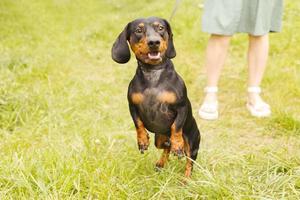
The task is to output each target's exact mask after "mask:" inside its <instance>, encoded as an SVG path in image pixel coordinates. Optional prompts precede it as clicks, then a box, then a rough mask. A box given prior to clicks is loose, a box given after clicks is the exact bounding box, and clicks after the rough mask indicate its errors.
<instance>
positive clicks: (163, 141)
mask: <svg viewBox="0 0 300 200" xmlns="http://www.w3.org/2000/svg"><path fill="white" fill-rule="evenodd" d="M155 146H156V148H158V149H163V153H162V155H161V157H160V159H159V160H158V161H157V162H156V167H157V168H163V167H164V166H165V164H166V162H167V161H168V158H169V155H170V146H171V144H170V138H169V137H168V136H165V135H160V134H155Z"/></svg>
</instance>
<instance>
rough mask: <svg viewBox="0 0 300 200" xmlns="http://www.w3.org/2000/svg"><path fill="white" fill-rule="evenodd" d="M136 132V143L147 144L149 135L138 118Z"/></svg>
mask: <svg viewBox="0 0 300 200" xmlns="http://www.w3.org/2000/svg"><path fill="white" fill-rule="evenodd" d="M136 133H137V142H138V145H144V146H147V148H148V146H149V135H148V133H147V131H146V129H145V126H144V124H143V122H142V121H141V120H140V119H139V118H138V119H137V128H136Z"/></svg>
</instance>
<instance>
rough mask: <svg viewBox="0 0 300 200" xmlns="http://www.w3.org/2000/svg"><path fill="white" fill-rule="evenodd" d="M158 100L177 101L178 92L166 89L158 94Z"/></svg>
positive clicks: (165, 101)
mask: <svg viewBox="0 0 300 200" xmlns="http://www.w3.org/2000/svg"><path fill="white" fill-rule="evenodd" d="M157 99H158V101H160V102H161V103H169V104H172V103H175V102H176V99H177V97H176V94H175V93H174V92H169V91H164V92H161V93H160V94H159V95H158V96H157Z"/></svg>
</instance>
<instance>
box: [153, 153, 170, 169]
mask: <svg viewBox="0 0 300 200" xmlns="http://www.w3.org/2000/svg"><path fill="white" fill-rule="evenodd" d="M169 155H170V149H164V151H163V153H162V155H161V157H160V159H159V160H158V161H157V162H156V167H159V168H163V167H164V166H165V164H166V162H168V158H169Z"/></svg>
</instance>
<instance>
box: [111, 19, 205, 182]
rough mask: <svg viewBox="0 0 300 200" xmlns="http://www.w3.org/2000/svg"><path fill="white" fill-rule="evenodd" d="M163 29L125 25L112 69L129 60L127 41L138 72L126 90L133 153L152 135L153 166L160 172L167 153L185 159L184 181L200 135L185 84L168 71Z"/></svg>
mask: <svg viewBox="0 0 300 200" xmlns="http://www.w3.org/2000/svg"><path fill="white" fill-rule="evenodd" d="M172 37H173V34H172V31H171V27H170V25H169V23H168V22H167V21H166V20H164V19H160V18H156V17H151V18H147V19H136V20H134V21H132V22H130V23H128V24H127V26H126V27H125V29H124V30H123V31H122V32H121V33H120V35H119V37H118V38H117V40H116V41H115V43H114V44H113V47H112V58H113V60H114V61H116V62H118V63H126V62H128V61H129V59H130V50H129V46H128V43H127V41H128V42H129V44H130V47H131V49H132V51H133V52H134V54H135V56H136V59H137V62H138V67H137V70H136V74H135V76H134V78H133V79H132V81H131V82H130V84H129V87H128V101H129V109H130V114H131V116H132V119H133V121H134V124H135V127H136V132H137V143H138V148H139V150H140V151H141V153H143V152H144V151H145V150H147V149H148V146H149V136H148V133H147V131H146V129H147V130H149V131H151V132H153V133H155V146H156V147H157V148H158V149H163V150H164V151H163V154H162V156H161V158H160V159H159V160H158V161H157V163H156V166H157V167H159V168H161V167H164V165H165V163H166V161H167V160H168V157H169V153H170V152H172V153H174V154H176V155H177V156H178V157H181V156H183V155H184V154H185V155H186V156H187V163H186V169H185V176H186V177H189V176H190V175H191V171H192V166H193V163H192V161H191V159H192V160H196V158H197V154H198V149H199V143H200V132H199V130H198V127H197V124H196V121H195V119H194V117H193V116H192V107H191V103H190V101H189V99H188V97H187V91H186V87H185V84H184V82H183V80H182V79H181V77H180V76H179V75H178V74H177V73H176V71H175V70H174V66H173V63H172V61H171V60H170V59H171V58H174V57H175V56H176V52H175V48H174V44H173V38H172Z"/></svg>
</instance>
